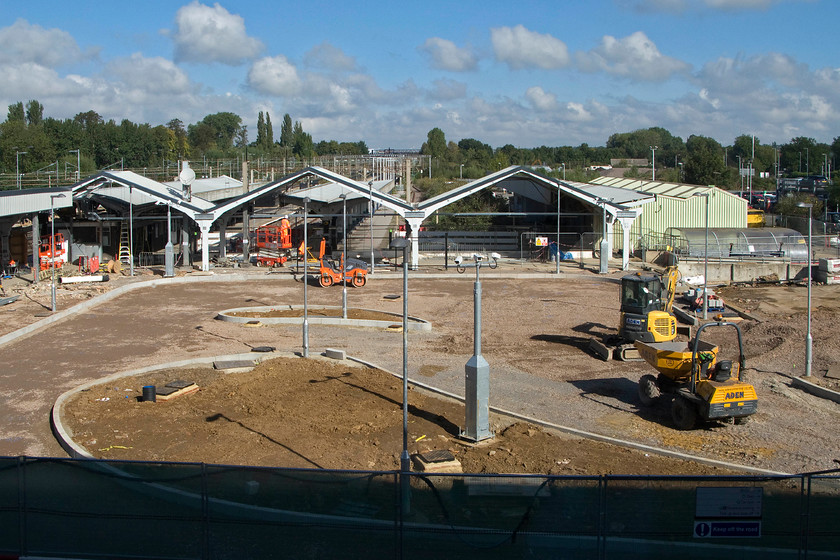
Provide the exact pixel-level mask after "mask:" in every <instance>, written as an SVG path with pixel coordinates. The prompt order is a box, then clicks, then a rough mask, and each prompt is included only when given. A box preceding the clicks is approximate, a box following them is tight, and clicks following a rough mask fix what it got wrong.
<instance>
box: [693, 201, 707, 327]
mask: <svg viewBox="0 0 840 560" xmlns="http://www.w3.org/2000/svg"><path fill="white" fill-rule="evenodd" d="M709 194H710V193H708V192H704V193H697V194H695V195H694V196H702V197H703V198H705V199H706V225H705V239H704V241H703V319H708V318H709Z"/></svg>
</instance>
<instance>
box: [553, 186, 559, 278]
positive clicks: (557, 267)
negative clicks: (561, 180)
mask: <svg viewBox="0 0 840 560" xmlns="http://www.w3.org/2000/svg"><path fill="white" fill-rule="evenodd" d="M554 260H555V261H556V263H555V264H556V266H555V270H554V272H555V273H557V274H560V185H557V254H556V255H555V257H554Z"/></svg>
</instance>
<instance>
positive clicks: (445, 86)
mask: <svg viewBox="0 0 840 560" xmlns="http://www.w3.org/2000/svg"><path fill="white" fill-rule="evenodd" d="M466 95H467V84H465V83H464V82H456V81H455V80H447V79H441V80H435V81H434V82H432V89H431V90H430V91H429V97H430V98H432V99H435V100H438V101H453V100H455V99H462V98H464V97H466Z"/></svg>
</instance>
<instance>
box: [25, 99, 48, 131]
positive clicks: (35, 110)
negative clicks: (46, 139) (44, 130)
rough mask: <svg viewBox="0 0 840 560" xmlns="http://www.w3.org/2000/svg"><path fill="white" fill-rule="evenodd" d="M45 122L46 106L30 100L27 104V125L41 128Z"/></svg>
mask: <svg viewBox="0 0 840 560" xmlns="http://www.w3.org/2000/svg"><path fill="white" fill-rule="evenodd" d="M43 122H44V106H43V105H41V104H40V103H39V102H38V101H35V100H34V99H33V100H30V101H29V103H27V104H26V125H27V126H40V125H41V124H43Z"/></svg>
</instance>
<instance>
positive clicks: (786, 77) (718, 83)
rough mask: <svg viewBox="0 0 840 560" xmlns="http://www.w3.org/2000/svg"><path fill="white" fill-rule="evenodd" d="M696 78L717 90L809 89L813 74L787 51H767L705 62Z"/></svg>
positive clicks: (812, 84) (702, 83) (742, 92)
mask: <svg viewBox="0 0 840 560" xmlns="http://www.w3.org/2000/svg"><path fill="white" fill-rule="evenodd" d="M696 79H697V80H698V82H699V83H700V84H701V85H702V86H703V87H705V88H709V89H712V90H714V91H716V92H721V93H729V94H749V93H750V92H752V91H755V90H756V89H758V88H761V87H765V86H767V85H772V86H773V87H778V86H781V87H783V88H793V89H805V90H809V89H811V88H812V87H813V86H814V83H815V79H816V76H815V75H814V74H813V73H812V72H811V71H810V70H809V69H808V66H807V65H806V64H803V63H800V62H797V61H796V60H795V59H793V58H792V57H790V56H788V55H784V54H779V53H767V54H763V55H757V56H752V57H749V58H740V57H739V58H728V57H720V58H718V59H717V60H714V61H711V62H708V63H706V64H705V65H704V66H703V68H701V69H700V71H699V72H698V73H697V75H696Z"/></svg>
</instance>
